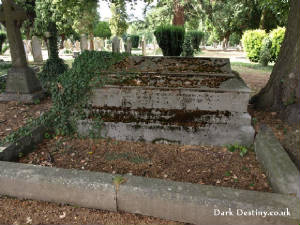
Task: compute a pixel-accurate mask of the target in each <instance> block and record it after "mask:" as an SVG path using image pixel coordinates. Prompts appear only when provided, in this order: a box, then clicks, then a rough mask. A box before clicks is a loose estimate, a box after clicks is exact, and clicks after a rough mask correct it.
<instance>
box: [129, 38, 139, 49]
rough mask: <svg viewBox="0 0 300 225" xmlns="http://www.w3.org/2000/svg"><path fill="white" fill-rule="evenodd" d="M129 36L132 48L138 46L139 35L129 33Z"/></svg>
mask: <svg viewBox="0 0 300 225" xmlns="http://www.w3.org/2000/svg"><path fill="white" fill-rule="evenodd" d="M130 38H131V43H132V47H133V48H138V47H139V41H140V37H139V35H130Z"/></svg>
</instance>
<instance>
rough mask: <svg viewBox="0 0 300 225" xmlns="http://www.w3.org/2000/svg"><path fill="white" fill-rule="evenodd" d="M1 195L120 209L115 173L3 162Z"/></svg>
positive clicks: (0, 167) (0, 180)
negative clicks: (116, 194) (114, 180)
mask: <svg viewBox="0 0 300 225" xmlns="http://www.w3.org/2000/svg"><path fill="white" fill-rule="evenodd" d="M0 194H1V195H8V196H13V197H18V198H25V199H35V200H42V201H49V202H58V203H67V204H73V205H75V206H82V207H88V208H96V209H103V210H110V211H116V210H117V208H116V199H115V189H114V185H113V176H112V175H110V174H104V173H95V172H89V171H81V170H66V169H59V168H49V167H42V166H34V165H29V164H21V163H9V162H0Z"/></svg>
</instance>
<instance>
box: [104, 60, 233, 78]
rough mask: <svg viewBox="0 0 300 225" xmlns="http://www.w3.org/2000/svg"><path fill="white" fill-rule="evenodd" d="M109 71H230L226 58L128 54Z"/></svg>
mask: <svg viewBox="0 0 300 225" xmlns="http://www.w3.org/2000/svg"><path fill="white" fill-rule="evenodd" d="M110 71H122V72H125V71H127V72H129V71H132V72H135V71H138V72H160V73H162V72H180V73H184V72H194V73H198V74H199V73H203V72H204V73H231V67H230V61H229V59H228V58H205V57H200V58H199V57H194V58H185V57H172V56H166V57H160V56H130V57H127V58H126V59H124V60H123V61H121V62H119V63H117V64H115V65H114V66H112V68H111V69H110Z"/></svg>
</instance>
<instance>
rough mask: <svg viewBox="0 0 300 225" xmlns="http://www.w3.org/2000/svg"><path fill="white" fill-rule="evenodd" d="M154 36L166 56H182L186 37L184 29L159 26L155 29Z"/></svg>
mask: <svg viewBox="0 0 300 225" xmlns="http://www.w3.org/2000/svg"><path fill="white" fill-rule="evenodd" d="M154 35H155V37H156V40H157V43H158V45H159V47H160V48H161V50H162V52H163V55H164V56H180V54H181V52H182V45H183V42H184V35H185V30H184V27H182V26H172V25H163V26H159V27H157V28H156V29H155V31H154Z"/></svg>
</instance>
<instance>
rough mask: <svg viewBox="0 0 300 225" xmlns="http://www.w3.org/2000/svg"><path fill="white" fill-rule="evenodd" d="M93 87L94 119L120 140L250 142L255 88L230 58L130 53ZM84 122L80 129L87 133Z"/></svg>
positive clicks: (105, 133) (246, 143) (215, 143)
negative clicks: (105, 81) (249, 109)
mask: <svg viewBox="0 0 300 225" xmlns="http://www.w3.org/2000/svg"><path fill="white" fill-rule="evenodd" d="M105 75H106V76H107V77H109V78H110V79H109V83H108V84H107V85H105V86H104V87H101V88H95V89H94V90H93V96H92V98H91V100H90V103H91V104H92V111H91V112H90V118H93V117H94V116H96V115H100V116H101V117H102V119H103V121H104V127H103V129H102V130H101V132H102V135H103V136H106V137H111V138H115V139H118V140H130V141H148V142H154V143H178V144H187V145H202V144H203V145H225V144H234V143H239V144H243V145H250V144H252V142H253V138H254V129H253V128H252V126H251V117H250V115H249V114H248V112H247V106H248V101H249V97H250V93H251V91H250V89H249V88H248V87H247V86H246V85H245V83H244V82H243V80H242V79H241V78H240V77H239V76H238V75H237V74H236V73H234V72H232V71H231V67H230V62H229V59H223V58H184V57H140V56H130V57H128V58H126V59H124V60H123V61H121V62H119V63H117V64H115V65H113V66H112V67H111V68H110V70H109V71H106V72H105ZM89 124H90V122H87V121H82V122H81V123H80V125H79V132H80V133H82V134H84V133H87V131H88V128H89Z"/></svg>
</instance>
